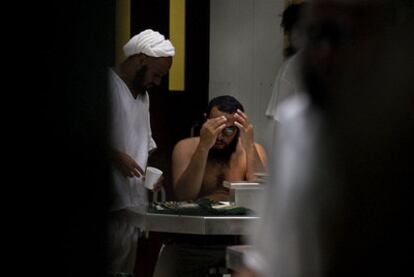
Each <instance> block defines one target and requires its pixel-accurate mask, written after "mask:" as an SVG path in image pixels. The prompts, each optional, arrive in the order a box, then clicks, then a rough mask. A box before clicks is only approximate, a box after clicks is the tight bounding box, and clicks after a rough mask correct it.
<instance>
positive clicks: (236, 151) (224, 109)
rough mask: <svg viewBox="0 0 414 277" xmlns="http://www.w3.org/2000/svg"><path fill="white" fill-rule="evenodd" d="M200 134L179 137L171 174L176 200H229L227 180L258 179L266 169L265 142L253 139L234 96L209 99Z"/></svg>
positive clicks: (250, 125) (247, 121)
mask: <svg viewBox="0 0 414 277" xmlns="http://www.w3.org/2000/svg"><path fill="white" fill-rule="evenodd" d="M205 116H206V118H207V120H206V122H205V123H204V124H203V126H202V127H201V130H200V136H199V137H191V138H187V139H183V140H181V141H179V142H178V143H177V144H176V145H175V147H174V151H173V157H172V177H173V188H174V193H175V196H176V198H177V200H196V199H198V198H209V199H211V200H217V201H227V200H228V198H229V193H228V190H227V189H225V188H224V187H223V185H222V183H223V180H227V181H241V180H245V181H255V180H256V177H255V175H254V173H256V172H264V171H266V170H267V157H266V153H265V150H264V148H263V146H261V145H260V144H257V143H255V142H254V135H253V125H252V124H251V123H250V122H249V119H248V117H247V115H246V114H245V113H244V109H243V106H242V105H241V104H240V102H239V101H237V100H236V99H235V98H234V97H232V96H227V95H226V96H219V97H216V98H214V99H212V100H211V101H210V103H209V104H208V106H207V111H206V114H205Z"/></svg>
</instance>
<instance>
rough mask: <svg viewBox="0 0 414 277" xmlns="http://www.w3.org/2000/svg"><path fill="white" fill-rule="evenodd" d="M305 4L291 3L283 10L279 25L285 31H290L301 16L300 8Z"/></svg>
mask: <svg viewBox="0 0 414 277" xmlns="http://www.w3.org/2000/svg"><path fill="white" fill-rule="evenodd" d="M305 5H306V3H303V2H302V3H298V4H291V5H289V6H288V7H287V8H286V9H285V10H284V11H283V14H282V21H281V22H280V26H281V27H282V28H283V30H284V31H285V32H286V33H288V32H290V31H291V30H292V29H293V27H294V26H295V25H296V23H298V22H299V19H300V18H301V16H302V15H301V13H302V10H303V9H304V7H305Z"/></svg>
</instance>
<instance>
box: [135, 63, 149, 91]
mask: <svg viewBox="0 0 414 277" xmlns="http://www.w3.org/2000/svg"><path fill="white" fill-rule="evenodd" d="M146 73H147V66H143V67H141V68H140V69H138V70H137V72H135V76H134V80H133V81H132V85H133V87H134V89H135V91H136V92H137V93H138V97H144V96H145V92H146V88H145V86H144V80H145V74H146Z"/></svg>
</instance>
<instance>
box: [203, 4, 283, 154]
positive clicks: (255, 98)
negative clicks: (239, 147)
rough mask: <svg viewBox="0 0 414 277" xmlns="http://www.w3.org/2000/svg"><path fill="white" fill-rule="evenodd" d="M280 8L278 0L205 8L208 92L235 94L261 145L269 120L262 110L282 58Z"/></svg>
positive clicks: (268, 141)
mask: <svg viewBox="0 0 414 277" xmlns="http://www.w3.org/2000/svg"><path fill="white" fill-rule="evenodd" d="M283 8H284V1H283V0H211V7H210V84H209V97H210V99H211V98H213V97H215V96H219V95H223V94H230V95H233V96H235V97H236V98H237V99H239V100H240V102H242V104H243V105H244V107H245V109H246V112H247V113H248V115H249V118H250V119H251V121H252V122H253V124H254V125H255V137H256V141H257V142H259V143H261V144H263V145H264V146H265V148H266V149H267V150H270V148H271V137H272V133H273V125H272V124H271V122H270V120H269V119H267V118H266V117H265V115H264V112H265V110H266V105H267V103H268V101H269V99H270V95H271V92H272V86H273V82H274V78H275V76H276V73H277V70H278V68H279V66H280V64H281V62H282V47H283V36H282V30H281V28H280V20H281V17H280V15H281V13H282V11H283Z"/></svg>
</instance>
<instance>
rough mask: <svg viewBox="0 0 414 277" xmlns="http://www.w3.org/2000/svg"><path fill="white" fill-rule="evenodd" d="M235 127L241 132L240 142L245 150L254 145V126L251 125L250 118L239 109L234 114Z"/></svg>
mask: <svg viewBox="0 0 414 277" xmlns="http://www.w3.org/2000/svg"><path fill="white" fill-rule="evenodd" d="M234 118H235V119H236V120H235V121H234V125H236V126H237V128H239V130H240V142H241V144H242V145H243V147H244V148H245V149H247V148H248V147H252V146H253V145H254V131H253V129H254V128H253V125H252V124H251V123H250V121H249V118H248V116H247V115H246V114H245V113H244V112H242V111H241V110H239V109H237V112H236V113H235V114H234Z"/></svg>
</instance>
